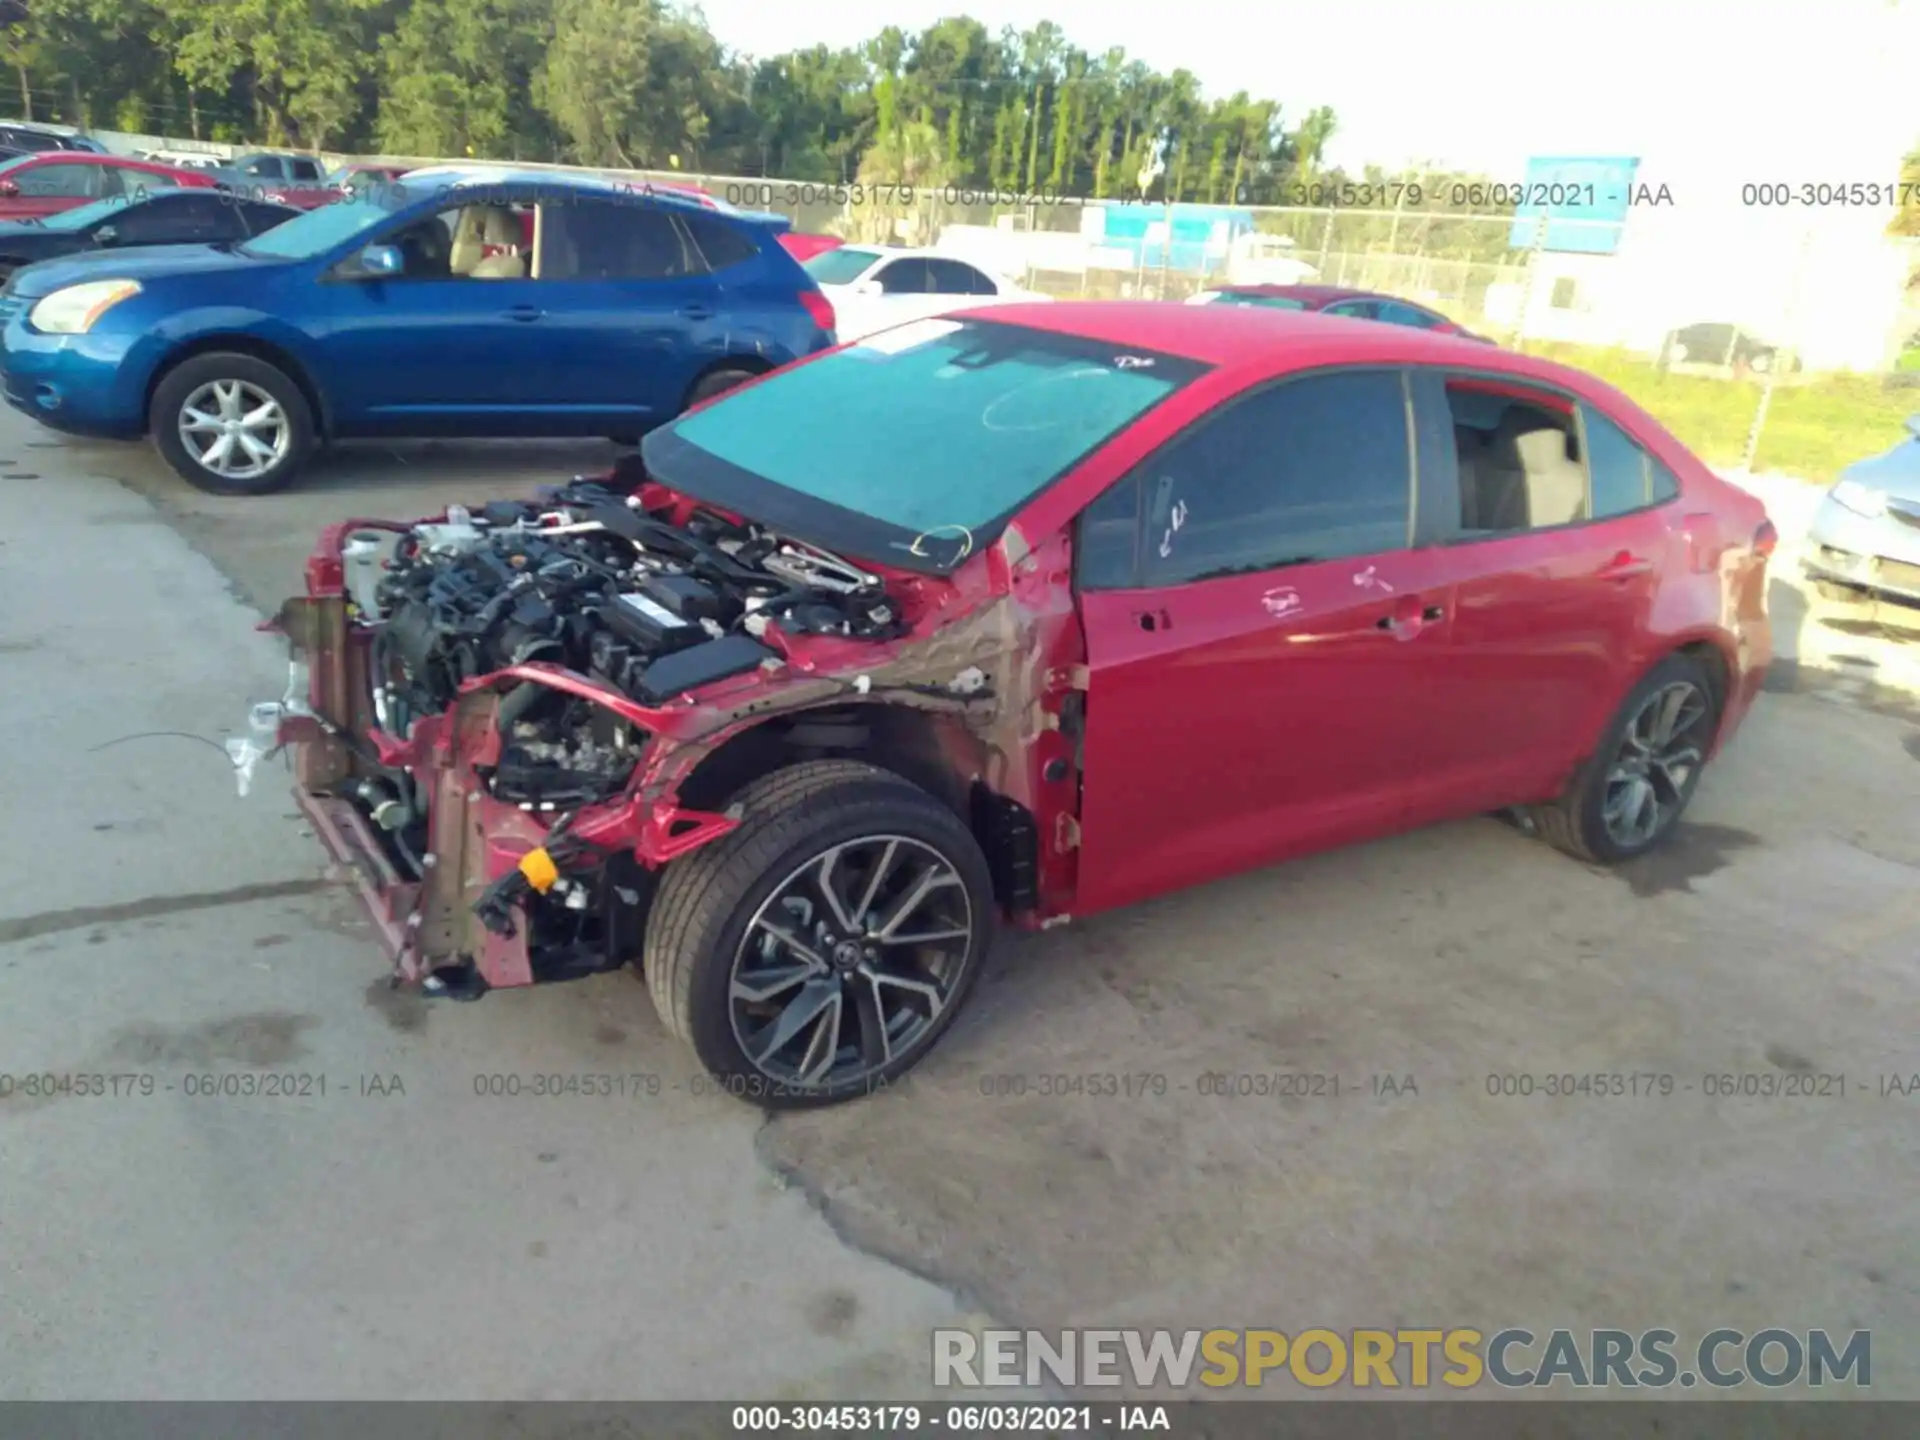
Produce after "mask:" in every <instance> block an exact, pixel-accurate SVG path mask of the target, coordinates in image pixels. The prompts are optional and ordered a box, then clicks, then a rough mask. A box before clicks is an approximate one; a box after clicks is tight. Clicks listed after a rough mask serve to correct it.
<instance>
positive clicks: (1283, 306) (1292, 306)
mask: <svg viewBox="0 0 1920 1440" xmlns="http://www.w3.org/2000/svg"><path fill="white" fill-rule="evenodd" d="M1214 304H1216V305H1255V306H1258V307H1260V308H1261V309H1265V310H1304V309H1306V308H1307V302H1306V301H1304V300H1295V299H1293V298H1292V297H1291V296H1287V295H1236V294H1234V292H1233V291H1231V290H1228V291H1226V292H1225V293H1223V294H1222V295H1220V296H1219V297H1218V298H1217V299H1216V300H1215V301H1214Z"/></svg>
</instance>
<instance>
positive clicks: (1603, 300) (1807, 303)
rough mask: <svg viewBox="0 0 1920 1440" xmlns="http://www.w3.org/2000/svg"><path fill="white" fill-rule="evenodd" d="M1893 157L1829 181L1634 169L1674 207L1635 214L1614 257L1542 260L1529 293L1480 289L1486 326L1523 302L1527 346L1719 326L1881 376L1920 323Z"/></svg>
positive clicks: (1625, 341) (1653, 344)
mask: <svg viewBox="0 0 1920 1440" xmlns="http://www.w3.org/2000/svg"><path fill="white" fill-rule="evenodd" d="M1900 158H1901V157H1900V153H1899V149H1898V147H1886V148H1885V150H1884V153H1882V154H1881V155H1879V156H1878V157H1877V158H1876V159H1875V160H1873V161H1872V162H1871V163H1862V162H1861V160H1860V159H1859V157H1858V153H1856V156H1855V157H1854V158H1853V159H1851V160H1850V161H1849V162H1848V163H1847V164H1845V165H1844V166H1839V167H1838V169H1839V170H1840V171H1842V172H1844V173H1840V174H1835V173H1833V172H1831V171H1830V172H1828V174H1827V175H1826V176H1825V177H1823V176H1822V175H1821V174H1819V173H1817V172H1815V173H1808V174H1802V173H1799V172H1798V170H1797V169H1792V168H1789V167H1781V170H1782V173H1778V174H1770V173H1769V170H1770V168H1771V167H1767V166H1765V164H1764V162H1761V161H1755V162H1753V163H1752V164H1751V165H1747V166H1737V165H1721V166H1719V167H1717V168H1716V169H1715V170H1714V171H1713V172H1712V173H1706V174H1696V175H1686V174H1670V173H1664V172H1662V171H1661V170H1660V169H1659V168H1658V166H1657V164H1653V163H1649V164H1646V165H1643V166H1642V167H1641V176H1640V182H1637V183H1636V190H1638V186H1639V183H1644V184H1645V185H1646V186H1647V187H1648V188H1649V190H1651V191H1652V192H1654V193H1656V194H1657V193H1658V191H1659V190H1660V187H1661V186H1663V185H1664V186H1665V187H1666V190H1667V192H1668V193H1669V194H1670V195H1671V197H1672V203H1671V204H1641V205H1636V206H1634V207H1633V208H1632V209H1631V210H1630V211H1629V212H1628V218H1627V220H1626V222H1625V224H1624V226H1623V227H1622V229H1621V233H1620V238H1619V245H1618V248H1617V250H1616V252H1615V253H1614V254H1612V255H1579V254H1557V253H1554V252H1551V251H1547V252H1543V253H1541V254H1540V255H1539V257H1538V261H1537V265H1538V268H1537V269H1536V270H1535V271H1534V273H1533V276H1532V279H1531V283H1530V284H1528V285H1525V286H1507V287H1503V290H1502V293H1498V294H1492V293H1490V294H1489V296H1488V299H1487V310H1488V319H1489V320H1490V321H1492V322H1493V323H1495V324H1499V325H1510V324H1511V323H1512V322H1513V321H1514V320H1515V319H1517V318H1519V316H1518V312H1519V309H1520V306H1521V304H1522V296H1523V295H1524V297H1525V301H1524V303H1525V306H1526V317H1525V320H1526V324H1525V331H1524V333H1525V334H1526V335H1527V336H1528V337H1529V338H1533V339H1542V340H1556V339H1557V340H1568V341H1574V342H1578V343H1582V344H1594V345H1624V346H1627V347H1629V348H1632V349H1636V350H1642V351H1646V352H1649V353H1651V352H1656V351H1658V349H1659V348H1660V345H1661V343H1662V341H1663V339H1664V338H1665V336H1666V335H1667V334H1668V333H1669V332H1671V331H1673V330H1676V329H1680V328H1683V327H1685V326H1688V325H1695V324H1704V323H1720V324H1731V325H1736V326H1738V327H1740V328H1741V329H1742V330H1745V331H1747V332H1749V333H1751V334H1753V335H1754V336H1756V337H1757V338H1760V339H1764V340H1766V341H1767V342H1768V343H1770V344H1774V345H1781V346H1792V347H1793V348H1794V349H1796V350H1797V352H1798V353H1799V355H1800V358H1801V361H1802V363H1803V364H1804V365H1805V366H1806V367H1807V368H1808V369H1810V370H1862V371H1875V370H1882V369H1885V368H1887V367H1888V366H1889V365H1890V364H1891V362H1892V359H1893V357H1894V356H1895V355H1896V354H1897V353H1898V352H1899V350H1900V348H1901V346H1902V344H1903V342H1904V340H1905V339H1906V337H1907V336H1908V335H1910V334H1911V333H1912V332H1913V330H1914V329H1915V328H1916V326H1920V313H1916V308H1915V306H1914V305H1913V304H1912V302H1910V301H1909V299H1908V289H1907V286H1908V280H1909V277H1910V276H1912V275H1913V274H1914V273H1915V268H1916V264H1920V246H1916V244H1915V242H1913V241H1912V240H1903V239H1896V238H1892V237H1889V236H1888V235H1887V233H1886V230H1887V223H1888V221H1889V220H1890V219H1891V218H1892V214H1893V205H1892V203H1891V201H1892V198H1893V196H1892V194H1891V192H1892V191H1893V190H1894V188H1895V182H1896V180H1897V177H1898V174H1899V166H1900ZM1748 169H1751V170H1752V171H1754V172H1755V173H1754V174H1743V173H1741V172H1742V171H1743V170H1748ZM1876 175H1877V176H1879V177H1881V179H1880V184H1881V185H1882V188H1883V189H1884V190H1886V191H1888V192H1890V193H1888V194H1883V195H1882V196H1880V197H1879V202H1880V203H1878V204H1873V203H1848V202H1849V201H1854V200H1865V201H1871V200H1872V199H1873V197H1872V196H1871V195H1870V194H1869V193H1868V192H1866V191H1865V190H1864V189H1863V190H1861V191H1859V192H1855V193H1854V194H1852V195H1840V194H1837V193H1836V191H1835V186H1836V183H1838V184H1840V185H1842V186H1843V187H1844V186H1845V185H1846V184H1847V183H1849V182H1851V181H1854V180H1858V181H1859V182H1860V183H1861V184H1862V186H1863V187H1864V186H1865V185H1866V184H1867V183H1869V182H1870V181H1871V180H1872V178H1873V177H1874V176H1876ZM1802 187H1809V188H1808V189H1807V190H1804V191H1803V188H1802ZM1786 201H1791V202H1792V203H1783V202H1786ZM1803 202H1805V203H1803Z"/></svg>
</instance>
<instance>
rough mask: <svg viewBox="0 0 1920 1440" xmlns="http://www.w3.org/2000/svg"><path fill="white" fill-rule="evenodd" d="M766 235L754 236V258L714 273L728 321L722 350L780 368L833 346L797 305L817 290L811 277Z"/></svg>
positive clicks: (828, 336) (775, 239)
mask: <svg viewBox="0 0 1920 1440" xmlns="http://www.w3.org/2000/svg"><path fill="white" fill-rule="evenodd" d="M780 238H781V237H778V236H775V235H773V234H772V233H771V232H768V231H763V230H759V229H758V228H757V227H756V230H755V233H754V240H755V243H756V244H757V245H758V246H759V248H760V255H759V258H758V259H756V260H751V261H746V262H743V263H741V264H739V265H730V266H728V267H726V268H725V269H723V270H718V271H716V272H714V276H713V278H714V281H715V283H716V284H717V285H718V286H719V287H720V296H721V303H722V305H723V306H724V314H725V317H726V321H727V339H726V347H725V348H726V352H727V354H728V355H730V356H733V357H737V358H746V357H753V358H757V359H762V360H765V361H766V362H768V363H769V364H772V365H775V366H780V365H785V364H787V363H789V362H790V361H793V360H798V359H801V358H803V357H805V356H808V355H813V354H817V353H819V352H820V351H822V350H825V349H827V348H828V347H829V346H830V345H831V344H832V343H833V336H832V335H831V333H829V332H828V331H825V330H822V329H821V328H820V327H819V325H817V324H816V323H815V322H814V319H813V316H811V315H810V314H808V313H807V309H806V307H805V306H804V305H803V304H802V303H801V301H800V296H801V294H802V292H804V291H808V290H814V291H817V290H818V289H819V287H818V286H816V285H815V284H814V283H813V277H812V276H810V275H808V274H807V272H806V271H805V270H803V269H801V268H800V263H799V262H798V261H797V260H795V259H794V258H793V256H791V255H790V254H788V253H787V251H786V249H785V248H784V247H783V246H782V245H781V243H780Z"/></svg>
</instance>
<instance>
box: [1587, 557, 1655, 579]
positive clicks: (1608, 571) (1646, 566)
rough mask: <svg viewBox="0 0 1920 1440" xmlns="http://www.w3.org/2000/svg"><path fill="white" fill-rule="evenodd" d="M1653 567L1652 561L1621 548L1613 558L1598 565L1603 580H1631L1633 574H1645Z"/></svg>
mask: <svg viewBox="0 0 1920 1440" xmlns="http://www.w3.org/2000/svg"><path fill="white" fill-rule="evenodd" d="M1652 569H1653V562H1652V561H1651V560H1647V559H1644V558H1642V557H1641V556H1638V555H1635V554H1634V553H1633V552H1632V551H1631V550H1622V551H1621V552H1620V553H1619V554H1618V555H1616V556H1614V557H1613V559H1611V560H1609V561H1608V562H1607V563H1606V564H1605V565H1602V566H1601V567H1600V578H1601V579H1603V580H1631V579H1633V578H1634V577H1635V576H1638V575H1645V574H1647V573H1649V572H1650V571H1651V570H1652Z"/></svg>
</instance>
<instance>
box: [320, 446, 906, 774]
mask: <svg viewBox="0 0 1920 1440" xmlns="http://www.w3.org/2000/svg"><path fill="white" fill-rule="evenodd" d="M375 548H376V542H375V541H373V540H372V539H369V538H366V537H356V539H355V540H354V541H352V542H350V543H349V546H348V549H347V555H346V559H347V567H348V572H349V578H348V588H349V592H350V594H351V597H352V599H353V602H354V606H355V608H356V611H357V618H358V619H359V620H360V622H361V623H363V624H369V625H372V626H374V627H375V631H374V641H373V677H372V678H373V702H374V709H375V713H376V715H377V716H378V718H379V721H380V725H381V728H382V729H384V730H386V731H387V732H388V733H389V734H393V735H397V736H405V735H407V734H408V733H409V732H410V731H411V729H412V727H413V725H414V723H415V722H416V721H417V720H418V719H420V718H421V717H423V716H428V715H434V714H438V713H439V712H441V711H442V710H444V709H446V708H447V706H449V705H450V704H452V703H453V700H454V698H455V695H456V693H457V690H458V687H459V686H460V684H461V683H462V682H463V681H465V680H469V679H472V678H474V677H476V676H480V675H485V674H489V673H491V672H493V671H497V670H501V669H504V668H506V667H508V666H512V665H521V664H528V663H544V664H552V665H558V666H562V667H565V668H567V669H569V670H573V671H577V672H579V673H580V674H583V675H587V676H590V677H592V678H594V679H596V680H600V681H602V682H604V683H606V684H608V685H611V686H613V687H615V688H617V689H618V690H620V691H621V692H622V693H624V694H626V695H628V696H630V697H632V698H633V699H634V700H636V701H638V702H639V703H641V704H645V705H661V704H665V703H668V702H670V701H672V700H673V699H675V698H676V697H678V696H680V695H682V694H685V693H686V692H687V691H689V690H693V689H697V688H698V687H700V686H703V685H706V684H709V683H711V682H713V681H717V680H722V679H726V678H728V677H730V676H734V675H742V674H746V673H748V672H750V671H752V670H754V669H756V668H759V667H761V666H763V665H766V664H768V663H770V662H777V661H778V659H779V653H778V652H777V651H776V650H774V649H773V648H772V647H770V646H768V645H766V644H763V643H762V639H763V637H764V635H765V633H766V629H767V626H768V625H769V624H774V623H777V624H778V625H779V626H780V628H781V629H782V630H783V631H784V632H786V633H788V634H793V635H837V636H847V637H853V638H859V639H871V640H884V639H888V638H891V637H893V636H895V635H897V634H899V633H901V629H902V627H901V624H900V618H899V614H898V611H897V609H896V607H895V606H894V604H893V603H892V602H891V601H890V600H889V598H888V596H887V593H886V589H885V586H884V584H883V582H882V581H881V580H880V579H879V578H878V577H876V576H873V575H869V574H867V573H865V572H863V571H861V570H859V569H857V568H856V567H854V566H852V565H850V564H848V563H847V562H845V561H843V560H841V559H839V558H838V557H836V556H833V555H829V554H827V553H825V552H823V551H820V550H816V549H814V548H813V547H811V546H808V545H804V544H801V543H799V542H796V541H793V540H789V539H786V538H783V537H781V536H778V535H775V534H773V533H772V532H770V531H768V530H766V529H764V528H763V527H760V526H757V525H741V524H736V523H734V522H732V521H729V520H726V519H724V518H722V517H720V516H716V515H712V514H709V513H706V512H700V513H697V514H696V515H695V516H694V517H693V518H692V519H691V520H690V521H689V522H688V523H686V524H685V525H676V524H673V523H670V522H669V521H667V520H664V519H662V518H660V517H659V516H657V515H654V514H651V513H649V512H647V511H645V510H643V509H641V508H640V507H639V503H638V501H637V500H636V499H632V498H629V497H627V496H624V495H621V494H619V493H617V492H615V491H612V490H608V489H605V488H603V487H601V486H598V485H593V484H590V483H586V482H578V483H576V484H573V485H570V486H566V487H563V488H561V489H560V490H557V491H555V492H552V493H551V495H550V496H548V497H547V498H544V499H542V500H541V501H538V502H534V503H524V502H518V501H508V502H501V503H497V504H490V505H487V506H485V507H483V508H482V509H481V510H480V511H479V512H478V513H470V512H468V511H466V510H463V509H460V508H458V507H455V508H453V509H451V510H449V511H448V513H447V516H446V518H445V519H444V520H442V521H439V522H435V523H430V524H423V525H417V526H415V527H413V529H411V530H410V531H408V532H407V533H406V534H404V535H402V536H401V537H400V538H399V540H398V543H397V544H395V545H394V546H393V548H392V552H391V555H390V557H389V558H387V559H385V561H384V566H383V565H382V562H381V561H380V560H379V559H377V558H374V551H375ZM498 723H499V728H500V731H501V735H502V740H503V742H504V744H503V750H502V754H501V756H500V761H499V764H498V765H497V766H496V767H494V769H493V771H492V773H491V774H490V775H488V776H486V782H487V784H488V786H489V788H490V790H491V792H492V793H493V795H494V796H495V797H496V798H498V799H501V800H506V801H510V802H515V803H518V804H520V805H521V806H522V807H523V808H526V809H538V810H568V809H573V808H575V807H577V806H580V805H583V804H588V803H592V802H594V801H596V800H599V799H602V798H605V797H606V796H608V795H610V794H612V793H614V792H616V791H618V789H619V788H620V787H621V786H622V785H623V784H624V783H625V782H626V780H627V778H628V776H629V775H630V774H631V773H632V770H633V767H634V765H635V763H636V762H637V761H638V759H639V754H640V747H641V745H642V743H643V740H644V737H643V736H640V735H639V734H637V733H636V732H635V731H634V730H633V727H631V726H630V725H628V724H627V723H626V722H625V721H624V720H623V719H622V718H621V717H620V716H618V715H617V714H615V713H614V712H613V711H611V710H609V709H607V708H606V707H605V706H601V705H596V704H594V703H592V702H591V701H587V700H581V699H578V698H576V697H573V696H569V695H566V694H563V693H561V692H558V691H555V690H553V689H552V688H550V687H548V686H544V685H540V684H537V683H531V682H530V683H527V684H524V685H521V686H519V687H518V688H516V689H515V690H513V691H512V692H510V693H509V694H508V695H507V696H506V698H505V699H504V700H503V701H502V704H501V710H500V715H499V722H498Z"/></svg>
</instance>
